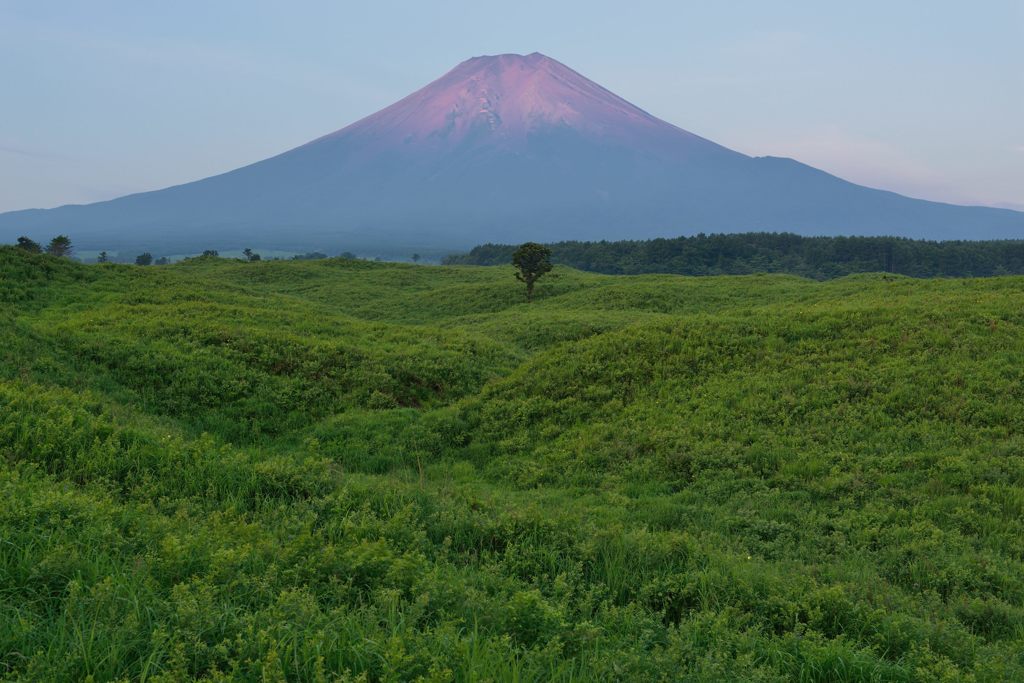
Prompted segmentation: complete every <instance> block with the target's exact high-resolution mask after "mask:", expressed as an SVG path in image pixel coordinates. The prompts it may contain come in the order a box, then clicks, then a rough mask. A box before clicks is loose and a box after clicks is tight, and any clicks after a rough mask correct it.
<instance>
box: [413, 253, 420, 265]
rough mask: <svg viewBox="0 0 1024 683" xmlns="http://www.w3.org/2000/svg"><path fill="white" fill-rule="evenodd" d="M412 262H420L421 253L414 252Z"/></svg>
mask: <svg viewBox="0 0 1024 683" xmlns="http://www.w3.org/2000/svg"><path fill="white" fill-rule="evenodd" d="M412 262H413V263H419V262H420V255H419V254H413V255H412Z"/></svg>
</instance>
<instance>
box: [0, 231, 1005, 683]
mask: <svg viewBox="0 0 1024 683" xmlns="http://www.w3.org/2000/svg"><path fill="white" fill-rule="evenodd" d="M89 677H92V679H93V680H95V681H107V680H146V681H181V680H192V679H202V680H211V681H213V680H252V681H285V680H287V681H333V680H341V681H360V680H367V681H377V680H381V681H406V680H425V681H449V680H456V681H488V680H493V681H568V680H581V681H582V680H601V681H607V680H638V681H639V680H642V681H655V680H714V681H718V680H733V681H734V680H751V681H791V680H793V681H1014V680H1024V278H1018V277H1005V278H992V279H976V280H912V279H908V278H904V277H900V276H892V275H859V276H851V277H846V278H840V279H837V280H832V281H829V282H824V283H819V282H813V281H809V280H803V279H800V278H797V277H792V276H782V275H776V276H742V277H714V278H687V277H677V276H635V277H625V276H623V277H614V276H602V275H595V274H586V273H581V272H578V271H573V270H569V269H564V268H556V269H555V271H554V272H553V273H552V274H551V275H550V276H548V277H547V278H545V279H543V280H541V282H540V284H539V285H538V290H537V300H536V301H535V302H534V303H532V304H526V303H525V300H524V297H523V292H522V291H521V289H520V285H519V284H518V283H516V282H515V281H514V279H513V277H512V273H511V269H510V268H508V267H491V268H482V267H479V268H478V267H427V266H411V265H409V266H406V265H397V264H377V263H370V262H363V261H348V260H336V259H331V260H325V261H307V262H261V263H242V262H236V261H230V260H224V259H193V260H190V261H186V262H183V263H180V264H176V265H173V266H167V267H159V268H157V267H149V268H139V267H133V266H117V265H105V266H85V265H80V264H76V263H72V262H70V261H67V260H57V259H53V258H51V257H46V256H34V255H29V254H25V253H22V252H19V251H15V250H14V249H10V248H0V679H5V680H33V681H34V680H38V681H54V680H85V679H88V678H89Z"/></svg>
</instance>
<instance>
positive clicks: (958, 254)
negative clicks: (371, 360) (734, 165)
mask: <svg viewBox="0 0 1024 683" xmlns="http://www.w3.org/2000/svg"><path fill="white" fill-rule="evenodd" d="M548 246H549V247H550V248H551V251H552V260H553V261H554V262H555V263H560V264H563V265H567V266H571V267H572V268H577V269H579V270H588V271H593V272H596V273H607V274H610V275H640V274H645V273H676V274H679V275H749V274H756V273H788V274H790V275H799V276H801V277H806V278H812V279H815V280H827V279H830V278H836V277H842V276H844V275H852V274H854V273H875V272H887V273H896V274H899V275H909V276H911V277H988V276H992V275H1024V240H993V241H949V242H933V241H926V240H912V239H906V238H901V237H802V236H800V235H794V234H791V233H770V232H748V233H736V234H711V235H708V234H704V233H701V234H698V235H694V236H691V237H676V238H672V239H654V240H642V241H622V242H605V241H602V242H557V243H554V244H550V245H548ZM514 250H515V246H513V245H503V244H484V245H481V246H478V247H474V248H473V249H472V250H470V251H469V252H468V253H466V254H453V255H451V256H448V257H447V258H446V259H445V260H444V263H446V264H448V265H478V266H487V265H500V264H506V263H508V262H509V259H510V258H511V256H512V252H513V251H514Z"/></svg>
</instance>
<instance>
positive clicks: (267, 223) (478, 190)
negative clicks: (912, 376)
mask: <svg viewBox="0 0 1024 683" xmlns="http://www.w3.org/2000/svg"><path fill="white" fill-rule="evenodd" d="M54 230H59V231H62V232H69V233H73V235H74V237H75V239H76V241H77V242H78V243H79V244H80V245H83V246H94V247H98V248H108V247H110V246H112V245H113V243H116V242H121V243H129V244H137V245H139V246H150V245H152V246H154V248H156V247H159V248H165V249H168V248H179V249H187V248H191V249H196V248H199V247H201V246H211V247H218V246H219V247H222V248H223V247H228V246H232V245H237V244H240V243H241V242H245V243H246V244H249V245H251V246H260V247H280V248H288V247H294V248H301V249H306V248H311V247H327V248H332V247H345V248H352V247H359V248H364V249H374V248H381V247H395V248H404V247H406V246H421V247H435V248H465V247H469V246H472V245H474V244H479V243H482V242H493V241H521V240H524V239H542V240H544V241H553V240H562V239H645V238H652V237H665V236H676V235H679V234H692V233H695V232H700V231H705V232H707V231H727V232H741V231H750V230H767V231H780V230H784V231H792V232H797V233H800V234H808V235H810V234H821V235H835V234H858V235H880V234H893V235H897V236H905V237H917V238H921V237H924V238H929V239H951V238H954V239H955V238H986V239H993V238H1008V237H1020V236H1024V213H1020V212H1015V211H1012V210H1009V209H995V208H988V207H963V206H957V205H952V204H943V203H939V202H927V201H924V200H916V199H911V198H908V197H903V196H902V195H898V194H896V193H892V192H888V191H886V190H878V189H872V188H866V187H862V186H859V185H855V184H853V183H850V182H848V181H845V180H843V179H841V178H838V177H836V176H834V175H831V174H828V173H826V172H824V171H820V170H818V169H815V168H813V167H810V166H807V165H805V164H802V163H800V162H798V161H796V160H793V159H789V158H786V157H751V156H747V155H745V154H742V153H740V152H736V151H734V150H730V149H728V148H726V147H724V146H722V145H719V144H717V143H715V142H713V141H710V140H707V139H705V138H702V137H700V136H699V135H696V134H694V133H691V132H689V131H686V130H685V129H683V128H680V127H678V126H676V125H674V124H672V123H669V122H666V121H663V120H661V119H659V118H657V117H655V116H653V115H651V114H650V113H648V112H646V111H644V110H643V109H641V108H640V107H637V106H636V105H633V104H632V103H630V102H628V101H627V100H625V99H623V98H621V97H619V96H618V95H615V94H614V93H612V92H611V91H609V90H607V89H606V88H604V87H603V86H600V85H599V84H597V83H595V82H594V81H591V80H589V79H587V78H586V77H584V76H582V75H581V74H579V73H578V72H576V71H574V70H572V69H571V68H569V67H567V66H565V65H564V64H562V63H560V62H558V61H556V60H554V59H551V58H550V57H546V56H545V55H542V54H540V53H531V54H529V55H516V54H502V55H485V56H480V57H474V58H471V59H468V60H466V61H464V62H462V63H461V64H459V65H457V66H456V67H455V68H454V69H452V70H451V71H449V72H448V73H446V74H444V75H442V76H441V77H440V78H438V79H436V80H434V81H433V82H431V83H429V84H427V85H426V86H424V87H423V88H420V89H419V90H417V91H415V92H413V93H411V94H410V95H408V96H406V97H404V98H402V99H400V100H398V101H397V102H395V103H394V104H392V105H390V106H388V107H385V108H384V109H381V110H380V111H378V112H376V113H374V114H371V115H369V116H366V117H364V118H362V119H359V120H357V121H355V122H353V123H351V124H349V125H348V126H345V127H343V128H340V129H338V130H336V131H333V132H331V133H328V134H326V135H323V136H321V137H318V138H316V139H314V140H311V141H310V142H308V143H305V144H303V145H300V146H298V147H295V148H293V149H290V150H287V151H285V152H282V153H281V154H278V155H275V156H272V157H270V158H268V159H264V160H262V161H257V162H255V163H252V164H249V165H246V166H243V167H240V168H238V169H235V170H232V171H228V172H226V173H223V174H219V175H215V176H211V177H208V178H204V179H201V180H197V181H194V182H191V183H183V184H180V185H175V186H171V187H168V188H163V189H160V190H153V191H150V192H144V193H138V194H133V195H128V196H125V197H120V198H117V199H113V200H108V201H106V202H98V203H95V204H86V205H65V206H63V207H58V208H56V209H30V210H25V211H20V212H9V213H5V214H0V240H9V239H13V237H14V236H16V235H17V234H28V235H30V236H33V237H37V238H44V237H45V236H46V234H47V233H49V232H52V231H54Z"/></svg>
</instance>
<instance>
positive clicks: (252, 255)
mask: <svg viewBox="0 0 1024 683" xmlns="http://www.w3.org/2000/svg"><path fill="white" fill-rule="evenodd" d="M242 254H244V255H245V260H247V261H259V260H260V255H259V254H257V253H256V252H255V251H253V250H252V249H249V248H246V249H243V250H242Z"/></svg>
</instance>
